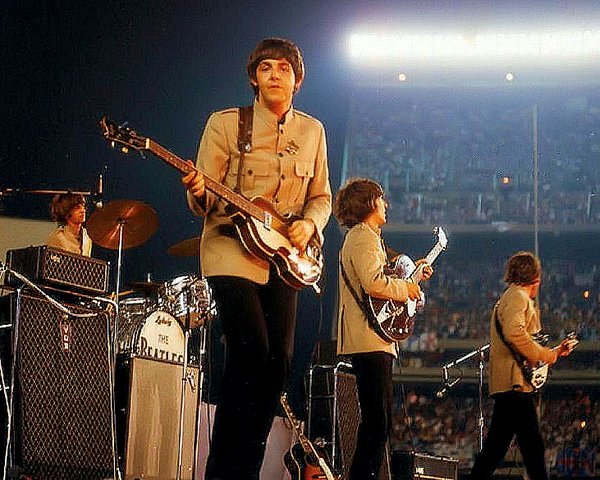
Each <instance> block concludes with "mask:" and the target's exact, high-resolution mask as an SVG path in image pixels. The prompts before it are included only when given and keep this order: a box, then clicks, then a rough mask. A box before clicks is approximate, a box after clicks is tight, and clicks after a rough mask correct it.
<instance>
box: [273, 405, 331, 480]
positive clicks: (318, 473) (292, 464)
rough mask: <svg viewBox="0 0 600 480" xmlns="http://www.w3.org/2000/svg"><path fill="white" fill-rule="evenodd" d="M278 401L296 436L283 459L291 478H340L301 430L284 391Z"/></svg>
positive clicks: (308, 479)
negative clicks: (296, 441)
mask: <svg viewBox="0 0 600 480" xmlns="http://www.w3.org/2000/svg"><path fill="white" fill-rule="evenodd" d="M279 401H280V403H281V406H282V407H283V411H284V412H285V415H286V416H287V418H288V420H289V422H290V424H291V425H292V430H293V431H294V434H295V435H296V438H298V443H296V444H295V445H294V446H293V447H292V448H290V450H289V451H288V452H287V453H286V454H285V457H284V459H283V460H284V463H285V466H286V467H287V469H288V472H290V476H291V477H292V480H341V477H340V476H339V475H336V474H334V473H333V471H332V469H331V467H330V466H329V460H328V459H327V457H326V455H325V453H323V452H322V451H321V450H320V449H318V448H317V447H315V446H314V445H313V443H312V442H311V441H310V440H309V439H308V438H307V437H306V435H304V433H303V432H302V428H301V426H300V422H299V421H298V420H296V416H295V415H294V413H293V412H292V409H291V408H290V406H289V405H288V402H287V395H286V394H285V393H283V394H281V397H280V398H279Z"/></svg>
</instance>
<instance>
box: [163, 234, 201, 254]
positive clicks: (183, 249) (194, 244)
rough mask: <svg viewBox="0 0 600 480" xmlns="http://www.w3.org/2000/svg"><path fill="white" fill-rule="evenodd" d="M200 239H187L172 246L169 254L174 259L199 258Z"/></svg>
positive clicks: (168, 251)
mask: <svg viewBox="0 0 600 480" xmlns="http://www.w3.org/2000/svg"><path fill="white" fill-rule="evenodd" d="M199 242H200V237H192V238H186V239H185V240H182V241H181V242H179V243H176V244H174V245H171V246H170V247H169V248H168V250H167V253H168V254H169V255H173V256H174V257H197V256H198V253H199V246H198V244H199Z"/></svg>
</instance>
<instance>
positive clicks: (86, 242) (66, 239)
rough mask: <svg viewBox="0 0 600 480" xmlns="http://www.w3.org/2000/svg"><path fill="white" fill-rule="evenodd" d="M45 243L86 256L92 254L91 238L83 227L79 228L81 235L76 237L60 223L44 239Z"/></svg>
mask: <svg viewBox="0 0 600 480" xmlns="http://www.w3.org/2000/svg"><path fill="white" fill-rule="evenodd" d="M46 245H48V246H49V247H52V248H60V249H61V250H66V251H67V252H72V253H77V254H79V255H84V256H86V257H90V256H91V255H92V240H91V238H90V236H89V235H88V233H87V230H86V229H85V228H82V229H81V237H78V236H76V235H73V233H71V231H70V230H69V229H68V228H67V227H66V226H62V225H61V226H60V227H58V228H57V229H56V230H54V232H52V233H51V234H50V236H49V237H48V240H46Z"/></svg>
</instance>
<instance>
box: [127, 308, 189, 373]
mask: <svg viewBox="0 0 600 480" xmlns="http://www.w3.org/2000/svg"><path fill="white" fill-rule="evenodd" d="M118 337H119V353H121V354H126V355H129V356H132V357H134V356H135V357H143V358H152V359H154V360H162V361H166V362H177V363H183V353H184V350H185V338H184V334H183V329H182V328H181V325H180V324H179V322H178V321H177V320H176V319H175V318H174V317H173V316H172V315H170V314H169V313H167V312H163V311H160V310H157V311H155V312H153V313H151V314H150V315H131V316H130V317H121V318H120V321H119V331H118Z"/></svg>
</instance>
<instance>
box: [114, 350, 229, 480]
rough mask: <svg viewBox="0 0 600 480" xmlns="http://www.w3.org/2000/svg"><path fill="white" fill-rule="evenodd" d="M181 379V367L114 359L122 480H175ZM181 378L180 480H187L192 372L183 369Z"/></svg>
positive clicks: (193, 411)
mask: <svg viewBox="0 0 600 480" xmlns="http://www.w3.org/2000/svg"><path fill="white" fill-rule="evenodd" d="M182 374H183V365H181V364H176V363H167V362H161V361H157V360H153V359H149V358H140V357H131V358H121V359H120V361H119V365H118V372H117V402H118V410H119V419H118V430H119V437H120V438H121V442H119V443H120V445H123V446H124V450H125V452H124V453H125V480H138V479H145V480H175V479H176V478H177V460H178V447H179V422H180V416H179V415H180V406H181V393H182V392H181V390H182ZM187 378H188V380H189V381H188V382H186V383H187V387H186V389H185V410H184V422H183V449H182V471H181V477H180V478H181V479H182V480H191V479H192V476H193V469H194V446H195V445H194V443H195V438H196V418H197V410H198V383H199V370H198V367H194V366H188V377H187ZM232 461H235V459H233V460H232Z"/></svg>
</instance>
